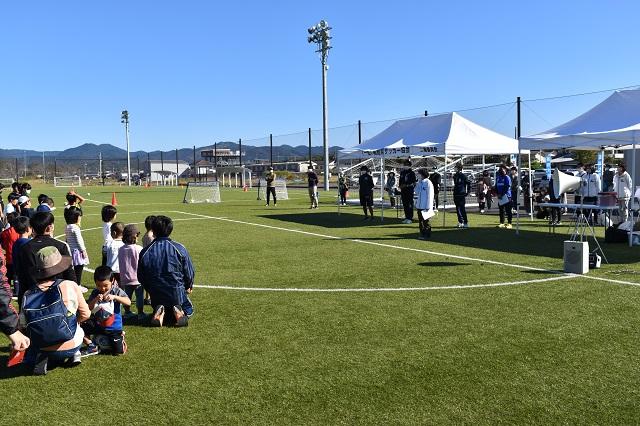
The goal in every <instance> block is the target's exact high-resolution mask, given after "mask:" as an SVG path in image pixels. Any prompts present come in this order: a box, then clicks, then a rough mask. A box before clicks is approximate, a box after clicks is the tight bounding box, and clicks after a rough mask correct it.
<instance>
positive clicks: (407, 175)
mask: <svg viewBox="0 0 640 426" xmlns="http://www.w3.org/2000/svg"><path fill="white" fill-rule="evenodd" d="M417 181H418V179H417V178H416V174H415V173H414V172H413V170H411V160H406V161H405V162H404V168H403V169H402V170H401V171H400V182H399V183H400V198H402V207H403V208H404V220H403V221H402V223H411V222H412V221H413V189H414V188H415V186H416V182H417Z"/></svg>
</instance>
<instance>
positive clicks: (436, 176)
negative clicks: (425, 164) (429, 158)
mask: <svg viewBox="0 0 640 426" xmlns="http://www.w3.org/2000/svg"><path fill="white" fill-rule="evenodd" d="M429 180H430V181H431V184H432V185H433V199H434V203H433V205H434V207H435V210H436V211H438V209H439V208H440V184H441V183H442V176H441V175H440V173H438V168H437V167H434V168H433V171H432V172H431V173H429Z"/></svg>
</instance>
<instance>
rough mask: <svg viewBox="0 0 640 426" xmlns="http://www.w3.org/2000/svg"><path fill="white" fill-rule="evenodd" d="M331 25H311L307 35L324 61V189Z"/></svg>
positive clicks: (326, 180)
mask: <svg viewBox="0 0 640 426" xmlns="http://www.w3.org/2000/svg"><path fill="white" fill-rule="evenodd" d="M330 30H331V27H330V26H329V23H328V22H327V21H325V20H324V19H323V20H321V21H320V22H318V23H317V24H316V25H314V26H313V27H309V28H308V29H307V31H308V32H309V34H311V36H309V37H307V42H309V43H316V44H317V45H318V50H316V52H317V53H319V54H320V61H321V63H322V146H323V151H324V190H325V191H328V190H329V177H330V175H329V118H328V114H327V109H328V105H327V70H328V69H329V67H328V66H327V57H328V56H329V49H331V43H330V41H329V40H331V38H332V37H331V33H330Z"/></svg>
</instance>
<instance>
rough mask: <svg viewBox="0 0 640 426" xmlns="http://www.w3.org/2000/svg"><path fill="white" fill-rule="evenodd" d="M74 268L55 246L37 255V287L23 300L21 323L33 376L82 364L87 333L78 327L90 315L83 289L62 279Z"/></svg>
mask: <svg viewBox="0 0 640 426" xmlns="http://www.w3.org/2000/svg"><path fill="white" fill-rule="evenodd" d="M70 266H71V257H70V256H63V255H61V254H60V251H59V250H58V249H57V248H56V247H53V246H48V247H43V248H41V249H40V250H38V252H37V253H36V262H35V273H34V278H35V279H36V285H34V286H33V287H31V288H30V289H29V290H27V291H26V293H25V294H24V296H23V299H22V309H21V311H20V323H21V326H22V327H23V329H24V330H26V331H25V332H26V334H27V335H28V336H29V338H30V339H31V346H30V347H29V351H28V352H27V355H26V358H25V361H26V362H27V363H28V364H33V366H34V367H33V374H35V375H44V374H47V370H48V368H49V367H50V366H51V363H66V364H67V365H71V366H73V365H77V364H80V345H81V344H82V339H83V337H84V332H83V331H82V328H81V327H80V326H79V324H80V323H81V322H83V321H86V320H87V319H89V316H90V315H91V312H90V311H89V306H87V302H86V301H85V300H84V298H83V297H82V292H81V291H80V287H79V286H78V285H77V284H76V283H75V282H74V281H70V280H65V279H63V278H61V277H62V274H63V272H64V271H66V270H67V269H69V267H70Z"/></svg>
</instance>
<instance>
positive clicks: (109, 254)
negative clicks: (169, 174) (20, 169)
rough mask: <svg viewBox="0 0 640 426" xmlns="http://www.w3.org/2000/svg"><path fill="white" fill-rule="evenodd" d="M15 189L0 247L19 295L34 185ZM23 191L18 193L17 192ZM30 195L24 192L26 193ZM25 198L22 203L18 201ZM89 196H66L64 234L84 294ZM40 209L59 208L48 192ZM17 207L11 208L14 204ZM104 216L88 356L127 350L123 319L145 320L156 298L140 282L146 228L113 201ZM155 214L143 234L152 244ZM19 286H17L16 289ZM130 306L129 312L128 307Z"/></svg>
mask: <svg viewBox="0 0 640 426" xmlns="http://www.w3.org/2000/svg"><path fill="white" fill-rule="evenodd" d="M12 190H13V192H12V193H11V194H9V197H8V199H9V200H10V202H9V204H7V206H6V207H5V206H2V210H1V211H2V213H3V214H2V216H1V217H0V219H1V221H0V223H2V232H1V233H0V242H1V246H2V249H3V251H0V256H2V257H4V259H0V265H2V266H4V265H6V266H7V272H6V279H5V280H3V279H2V277H1V276H0V284H2V285H5V286H6V287H7V289H8V291H9V292H11V293H12V294H13V295H14V296H17V295H18V294H20V295H21V294H23V293H24V292H25V290H26V289H23V290H22V292H20V282H19V280H18V278H17V274H15V270H16V269H17V267H18V266H19V265H16V264H15V263H14V262H15V261H16V260H17V259H18V257H16V254H17V253H19V251H20V250H21V248H22V247H23V246H24V244H26V243H27V242H28V241H29V240H30V239H31V238H32V235H31V234H32V229H31V226H30V218H31V217H33V214H35V211H34V209H32V208H31V207H30V205H29V203H24V201H25V200H24V198H23V197H27V198H28V194H29V192H30V190H31V186H30V185H28V184H25V183H22V184H14V185H13V186H12ZM14 192H15V193H19V194H20V195H18V196H16V194H15V193H14ZM23 194H24V195H23ZM16 200H19V201H21V202H18V203H16V202H15V201H16ZM83 201H84V198H82V197H81V196H80V195H78V194H77V193H75V192H74V191H70V192H69V193H67V195H66V205H65V209H64V220H65V222H66V227H65V230H64V235H65V238H66V243H67V245H68V248H69V253H70V255H71V256H70V257H71V264H72V266H73V271H74V273H75V281H76V283H77V285H78V286H79V289H80V291H81V292H82V293H85V292H88V289H87V288H86V287H84V286H82V275H83V270H84V268H85V266H86V265H88V264H89V255H88V253H87V247H86V244H85V242H84V238H83V236H82V230H81V226H82V216H83V212H82V206H81V205H82V203H83ZM38 204H39V205H38V207H37V209H36V210H37V211H45V212H46V211H48V212H51V211H52V210H54V209H55V207H54V202H53V200H52V199H51V198H50V197H48V196H47V195H45V194H41V195H40V196H39V197H38ZM9 206H11V207H9ZM101 216H102V221H103V237H104V242H103V245H102V263H101V266H98V267H97V268H96V269H95V272H94V276H93V279H94V283H95V289H94V290H93V291H92V292H91V293H90V295H89V298H88V300H87V304H88V307H89V309H90V310H91V313H92V315H91V318H90V319H88V320H86V321H83V322H82V323H81V324H80V327H82V329H83V330H84V335H85V337H84V348H83V349H82V350H81V355H82V356H88V355H93V354H97V353H99V352H100V351H101V350H106V351H108V352H110V353H113V354H123V353H125V352H126V343H125V341H124V332H123V327H122V326H123V320H127V319H133V318H137V320H138V322H142V321H144V320H145V318H146V316H145V314H144V305H145V302H146V303H147V304H150V300H149V298H148V296H147V297H145V291H144V289H143V287H142V285H141V284H140V282H139V281H138V278H137V268H138V260H139V255H140V252H141V251H142V249H143V247H142V246H141V245H139V244H138V239H139V237H140V232H139V231H138V228H137V226H136V225H135V224H127V225H125V224H124V223H123V222H118V221H117V220H116V217H117V209H116V207H114V206H112V205H105V206H103V208H102V211H101ZM154 219H155V216H148V217H147V218H146V219H145V227H146V230H147V232H146V233H145V235H144V236H143V237H142V243H143V244H144V245H145V246H146V245H149V244H150V243H151V242H152V241H153V239H154V236H153V231H151V224H152V222H153V220H154ZM11 286H13V289H12V288H11ZM134 295H135V301H136V313H135V314H134V313H133V312H131V300H132V297H133V296H134ZM15 298H16V297H14V299H15ZM122 311H124V312H122Z"/></svg>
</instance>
